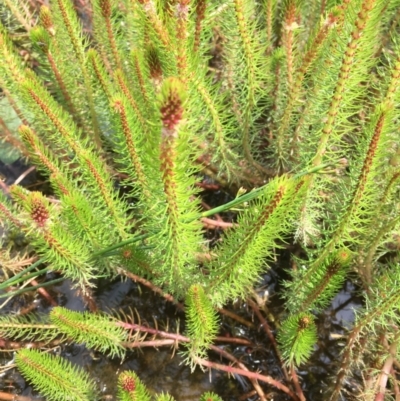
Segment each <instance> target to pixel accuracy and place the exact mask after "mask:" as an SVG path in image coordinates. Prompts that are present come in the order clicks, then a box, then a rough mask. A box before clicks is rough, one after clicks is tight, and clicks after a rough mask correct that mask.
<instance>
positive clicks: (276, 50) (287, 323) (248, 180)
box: [0, 0, 400, 401]
mask: <svg viewBox="0 0 400 401" xmlns="http://www.w3.org/2000/svg"><path fill="white" fill-rule="evenodd" d="M5 6H6V7H5V8H7V7H8V8H7V10H8V11H7V12H8V13H12V15H13V17H12V18H14V20H13V21H14V22H13V24H14V25H13V24H11V23H5V24H4V25H3V26H2V27H1V28H0V55H1V56H0V57H1V60H2V61H1V63H0V86H1V88H2V90H3V96H4V98H3V101H5V102H6V104H7V109H8V108H12V109H13V110H14V112H15V113H16V115H17V116H18V119H19V121H20V125H19V128H18V130H14V129H13V128H12V126H11V125H10V124H8V122H7V119H6V116H2V119H1V122H2V128H1V131H0V133H1V136H2V138H3V139H4V141H6V142H8V143H10V144H11V145H12V147H13V148H14V149H16V150H17V151H18V152H20V154H21V155H22V156H23V157H27V158H28V159H29V160H30V162H31V163H33V164H34V165H35V166H37V168H38V169H39V170H40V171H41V172H42V173H43V174H44V175H45V176H46V177H47V179H48V180H49V182H50V184H51V192H50V193H46V192H44V191H31V190H28V189H25V188H23V187H22V186H19V185H13V186H11V187H10V188H6V189H7V191H5V192H4V193H3V192H2V193H0V218H1V221H2V224H3V226H4V227H6V228H7V229H8V230H9V232H10V233H11V232H14V233H15V232H17V233H22V234H23V235H24V236H26V238H27V239H28V240H29V249H28V251H27V252H29V254H28V256H29V257H31V258H32V257H35V258H36V259H34V260H33V261H31V262H30V264H29V267H28V268H22V267H21V266H22V265H23V260H24V259H27V258H28V256H26V257H24V258H22V257H21V255H20V254H19V255H17V256H16V253H18V252H17V251H18V250H17V249H15V247H14V248H12V247H11V245H9V248H8V249H7V244H9V243H8V240H7V237H6V238H5V239H4V242H3V249H4V255H5V256H4V257H2V259H4V261H3V260H1V263H2V264H3V265H2V266H3V268H4V271H5V278H8V277H6V274H7V275H9V278H8V279H7V280H5V281H4V282H3V283H2V284H0V286H1V287H0V288H2V289H5V288H8V287H10V286H11V285H14V286H15V285H17V284H19V283H21V282H22V281H26V280H28V279H29V278H31V277H35V278H36V277H40V276H41V275H42V274H43V273H45V272H48V271H50V270H53V271H56V272H58V273H60V275H61V277H60V278H59V279H57V280H63V279H67V278H68V279H71V280H72V281H73V283H74V285H75V286H76V287H77V288H79V289H80V290H81V292H82V293H83V294H85V295H86V296H88V297H90V294H91V291H92V289H93V288H94V287H95V286H96V282H97V280H98V279H99V278H108V279H111V278H115V277H116V276H126V277H134V278H135V279H138V280H144V279H146V280H147V281H148V282H149V283H151V285H152V286H153V288H157V289H158V290H159V291H160V292H162V293H164V294H169V296H170V299H172V297H173V299H175V300H184V301H185V302H184V308H185V315H186V327H187V328H186V338H185V339H184V340H182V341H183V342H184V344H185V345H184V347H183V348H184V350H183V351H182V352H183V354H184V356H185V358H186V361H187V363H188V364H189V365H190V366H191V367H192V368H194V367H195V366H196V365H202V366H209V365H207V363H208V361H207V360H206V358H207V353H208V350H209V349H210V348H212V347H213V343H214V341H215V338H216V336H217V334H218V330H219V317H218V308H222V307H223V305H225V304H227V303H228V302H230V301H234V300H236V299H244V300H246V299H248V297H249V296H250V295H251V293H252V288H253V286H254V285H255V284H256V283H257V281H258V280H259V277H260V275H261V274H262V273H263V272H264V271H265V270H266V268H267V267H268V264H269V263H270V261H271V260H272V259H273V258H274V257H275V255H276V250H277V249H278V248H282V247H284V243H285V241H286V242H287V241H293V242H295V243H296V244H298V247H299V248H300V247H301V249H302V252H301V254H300V256H299V255H298V256H295V255H292V260H293V268H292V269H290V271H289V274H290V279H289V280H287V281H286V282H285V285H284V287H285V289H284V293H283V297H284V299H285V307H286V315H285V317H284V319H283V321H282V322H281V325H280V326H281V327H280V328H279V331H278V343H279V349H277V352H278V353H279V354H280V355H281V357H282V360H283V362H284V365H285V366H286V367H287V368H288V369H290V370H291V371H292V374H293V375H294V374H295V369H296V367H297V366H299V365H301V364H302V363H305V362H306V361H307V360H308V359H309V357H310V355H311V354H312V352H313V350H314V347H315V344H316V342H317V338H318V330H317V326H316V323H315V316H316V315H317V313H319V312H321V311H323V310H324V309H325V308H326V307H327V306H328V305H329V304H330V302H331V300H332V298H333V297H334V296H335V294H336V293H337V292H338V291H339V290H340V288H341V287H342V285H343V283H344V282H345V280H346V279H349V277H350V279H351V280H353V281H354V282H357V283H358V285H359V286H360V288H362V290H363V291H362V294H363V296H364V297H365V305H364V307H363V308H362V310H360V311H358V312H357V317H356V320H355V322H354V324H353V326H352V327H351V328H350V329H349V332H348V334H347V342H346V344H345V345H344V347H343V352H342V357H341V361H340V363H339V366H338V367H337V374H336V376H337V377H336V380H335V383H333V384H332V386H331V388H329V389H328V390H327V392H328V393H329V394H327V395H326V397H330V399H331V400H337V399H338V398H339V397H340V396H341V394H342V392H343V389H344V387H343V383H344V381H345V379H346V378H348V377H349V376H351V374H352V372H354V371H355V370H356V368H357V369H359V368H360V367H363V366H364V365H366V366H370V361H371V355H372V354H373V353H375V354H376V355H378V358H375V362H376V359H379V361H378V362H376V363H377V364H378V369H377V370H375V371H373V370H372V369H365V370H363V375H364V376H363V377H364V379H365V383H366V384H365V388H364V395H363V396H364V397H365V399H372V398H374V397H383V396H384V394H385V392H389V391H390V387H389V386H388V387H387V383H388V380H389V377H391V380H393V389H394V391H396V389H397V382H396V375H395V373H394V366H395V363H396V361H397V359H398V355H399V354H398V342H399V341H398V340H399V335H398V333H399V318H398V312H399V305H400V303H399V298H400V291H399V290H400V287H399V284H398V283H399V279H400V265H399V249H400V245H399V244H400V243H399V238H400V233H399V228H400V213H399V210H400V209H399V202H398V199H399V177H400V169H399V164H400V161H399V160H400V159H399V157H400V142H399V117H400V114H399V108H400V90H399V87H400V44H399V43H398V41H399V29H400V28H399V26H398V21H399V11H398V10H399V9H400V1H399V0H343V1H339V0H313V1H301V0H282V1H278V0H264V1H261V2H256V1H251V0H227V1H216V0H174V1H162V0H119V1H117V0H92V1H91V2H90V7H89V10H90V12H91V18H90V27H89V29H88V31H85V30H84V29H83V27H82V21H81V20H80V18H79V17H78V15H77V13H76V10H75V9H74V4H73V3H72V1H71V0H51V1H50V5H49V6H46V5H42V6H41V7H40V9H38V11H37V13H36V14H35V12H33V11H30V9H29V5H28V4H27V3H25V1H24V0H14V1H12V0H6V1H5ZM3 12H5V9H4V10H3ZM3 19H4V18H3ZM18 25H19V26H20V27H22V28H20V29H21V30H23V31H24V32H27V34H29V41H30V43H31V47H30V54H31V57H32V59H33V61H32V60H31V61H30V60H28V61H26V60H23V59H21V57H20V54H18V53H21V52H20V51H19V45H18V43H17V41H16V36H17V35H16V30H15V29H14V28H13V27H15V26H18ZM204 176H208V177H211V178H213V179H214V180H215V181H216V182H218V183H219V185H220V186H221V187H223V188H225V189H226V190H230V191H235V190H236V192H237V194H236V197H235V198H234V199H233V200H232V201H231V202H229V203H226V204H224V205H221V206H219V207H216V208H213V209H211V210H207V211H202V210H201V191H200V188H201V184H202V180H203V177H204ZM226 210H234V211H236V212H237V218H236V220H235V223H234V224H230V226H231V227H230V228H229V229H226V230H225V232H224V233H223V235H222V236H221V238H220V239H219V241H218V243H217V244H216V245H215V244H211V243H210V242H208V241H206V239H205V236H204V224H206V223H207V224H210V219H209V217H210V216H214V215H217V214H218V213H220V212H222V211H226ZM212 222H213V221H212V220H211V224H212ZM214 223H215V221H214ZM13 258H15V259H13ZM21 259H22V262H21ZM13 261H14V262H15V263H14V264H13ZM17 262H18V263H17ZM12 265H17V266H19V267H20V271H18V269H14V270H13V269H11V270H10V269H9V268H8V267H7V266H12ZM288 270H289V269H288ZM398 274H399V275H398ZM53 283H54V281H53V282H46V283H41V284H38V285H37V287H42V288H43V287H44V286H46V285H51V284H53ZM37 287H36V286H31V287H29V289H30V290H33V289H35V288H37ZM20 293H21V292H20V290H19V291H17V292H16V293H15V294H10V293H8V294H7V296H8V297H10V296H12V295H18V294H20ZM165 296H167V295H165ZM248 302H251V300H248ZM41 319H42V320H41ZM43 319H44V320H43ZM131 329H132V325H130V324H128V322H125V323H124V322H121V321H119V320H117V319H115V318H113V317H111V316H107V315H101V314H95V313H91V312H85V313H84V314H81V313H76V312H72V311H68V310H65V309H63V308H59V307H56V308H54V309H53V310H52V312H51V313H50V316H48V317H45V318H43V317H40V318H39V317H37V316H31V317H28V318H26V320H25V318H20V317H9V316H3V317H1V318H0V332H1V336H2V337H3V338H7V339H19V340H20V341H23V340H29V341H45V342H47V343H49V344H50V343H51V342H52V341H53V340H54V339H56V338H57V339H59V340H60V341H71V340H72V341H75V342H78V343H86V345H87V346H88V347H92V348H94V349H97V350H99V351H101V352H104V353H106V354H108V355H110V356H118V357H122V356H123V355H124V353H125V351H126V346H127V342H128V341H129V337H128V330H131ZM142 330H144V328H143V327H142ZM377 333H379V336H377ZM58 364H59V368H57V370H56V369H54V370H53V369H52V366H58ZM17 365H18V368H19V369H20V371H21V372H22V374H23V375H25V376H26V377H27V378H28V379H29V380H31V381H32V382H33V383H34V385H35V386H36V387H37V388H38V389H39V390H40V391H41V392H42V393H43V394H45V395H46V396H47V397H48V399H59V400H65V399H77V400H78V399H79V400H82V401H83V400H89V399H93V397H96V396H95V395H94V394H95V389H94V387H93V385H92V384H91V381H90V379H89V378H88V377H86V376H84V375H83V374H81V373H78V372H77V371H76V369H75V368H73V367H70V366H67V365H66V364H65V363H64V362H59V361H56V360H54V358H53V357H52V356H49V355H46V354H42V353H39V352H37V351H29V350H21V351H18V353H17ZM232 369H235V367H232ZM391 369H392V370H391ZM62 371H65V376H64V375H63V374H62ZM54 372H56V373H54ZM231 372H235V370H231ZM76 377H80V378H81V379H82V383H81V384H78V382H77V381H75V379H72V378H76ZM254 377H255V376H254ZM257 377H258V376H257ZM53 380H54V381H53ZM71 380H74V383H75V382H76V386H77V387H78V388H79V389H81V391H79V392H78V391H75V388H74V389H69V387H68V386H69V385H68V383H70V382H71ZM119 380H120V382H119V383H120V391H121V393H120V395H119V397H120V399H121V400H128V399H129V400H130V399H145V400H147V399H149V396H148V394H147V390H146V389H145V388H144V387H142V385H141V383H140V381H139V380H138V378H137V377H136V376H135V374H133V373H130V372H125V373H122V374H121V376H120V379H119ZM374 383H380V387H379V389H378V390H376V389H375V388H374ZM275 385H277V384H275ZM386 387H387V388H386ZM71 391H72V392H73V395H71ZM296 391H297V393H296V394H294V393H292V392H291V391H290V390H288V391H287V393H288V394H289V395H290V396H291V397H292V398H293V399H304V396H303V395H302V393H301V389H300V386H297V388H296ZM138 394H140V395H138ZM71 397H75V398H71ZM160 397H161V398H159V399H169V398H168V397H169V396H164V395H163V396H160ZM162 397H164V398H162ZM202 399H204V400H209V399H210V400H214V399H217V397H216V396H214V395H212V394H206V395H204V396H203V398H202ZM376 399H378V398H376ZM382 399H383V398H382Z"/></svg>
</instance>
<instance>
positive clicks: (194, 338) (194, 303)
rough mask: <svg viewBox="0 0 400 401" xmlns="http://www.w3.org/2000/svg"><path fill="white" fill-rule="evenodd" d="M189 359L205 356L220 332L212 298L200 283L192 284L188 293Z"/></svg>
mask: <svg viewBox="0 0 400 401" xmlns="http://www.w3.org/2000/svg"><path fill="white" fill-rule="evenodd" d="M186 318H187V324H188V333H187V334H188V337H189V338H190V340H191V344H190V346H189V348H190V349H189V361H194V360H195V358H196V357H205V356H206V350H207V348H208V346H209V345H210V344H212V342H213V340H214V338H215V336H216V335H217V334H218V318H217V316H216V311H215V310H214V308H213V306H212V303H211V301H210V299H209V298H208V297H207V295H206V294H205V292H204V289H203V288H202V287H201V286H200V285H192V286H191V287H190V288H189V291H188V293H187V295H186Z"/></svg>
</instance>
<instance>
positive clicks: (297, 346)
mask: <svg viewBox="0 0 400 401" xmlns="http://www.w3.org/2000/svg"><path fill="white" fill-rule="evenodd" d="M278 341H279V343H280V345H281V349H282V356H283V359H284V360H285V362H286V363H287V364H288V365H293V364H294V365H300V364H301V363H303V362H305V361H307V359H308V358H309V357H310V355H311V353H312V351H313V348H314V345H315V343H316V341H317V328H316V326H315V323H314V317H313V316H312V315H311V314H309V313H300V314H298V315H295V316H290V317H289V318H288V319H287V320H285V321H284V322H283V324H282V327H281V329H280V332H279V336H278Z"/></svg>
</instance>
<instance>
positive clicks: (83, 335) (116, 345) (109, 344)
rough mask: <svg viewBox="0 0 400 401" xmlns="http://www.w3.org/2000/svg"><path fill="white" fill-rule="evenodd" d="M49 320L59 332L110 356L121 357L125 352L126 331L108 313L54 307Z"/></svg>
mask: <svg viewBox="0 0 400 401" xmlns="http://www.w3.org/2000/svg"><path fill="white" fill-rule="evenodd" d="M50 321H51V322H52V323H53V324H54V325H56V326H57V327H58V329H59V330H60V332H61V333H65V335H66V336H68V338H71V339H73V340H74V341H75V342H77V343H85V344H86V345H87V346H88V347H90V348H94V349H96V350H98V351H100V352H105V353H107V354H109V355H110V356H115V355H116V356H118V357H122V356H123V355H124V353H125V349H124V348H123V342H124V341H125V340H126V332H125V330H124V329H123V328H122V327H118V325H117V321H116V320H115V319H112V318H111V317H110V316H108V315H101V314H93V313H89V312H84V313H80V312H72V311H70V310H68V309H65V308H62V307H56V308H53V310H52V311H51V313H50Z"/></svg>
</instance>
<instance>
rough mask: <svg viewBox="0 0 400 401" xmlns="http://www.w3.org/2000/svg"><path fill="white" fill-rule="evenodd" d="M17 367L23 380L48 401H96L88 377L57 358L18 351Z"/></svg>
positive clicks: (34, 351) (93, 386)
mask: <svg viewBox="0 0 400 401" xmlns="http://www.w3.org/2000/svg"><path fill="white" fill-rule="evenodd" d="M16 363H17V366H18V368H19V369H20V371H21V372H22V373H23V374H24V376H25V377H26V378H27V379H28V380H29V381H31V382H32V384H33V386H34V387H35V388H36V389H37V390H38V391H40V392H41V393H42V394H43V395H44V396H46V397H47V399H48V400H49V401H53V400H54V401H57V400H59V401H65V400H72V401H90V400H93V401H94V400H96V399H97V394H96V390H95V385H94V383H93V382H92V381H91V379H90V378H89V376H88V374H87V373H86V372H84V371H83V370H82V369H81V368H77V367H76V366H73V365H72V364H71V363H70V362H68V361H66V360H64V359H62V358H60V357H56V356H52V355H49V354H45V353H42V352H39V351H37V350H33V349H31V350H29V349H21V350H19V351H18V353H17V357H16Z"/></svg>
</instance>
